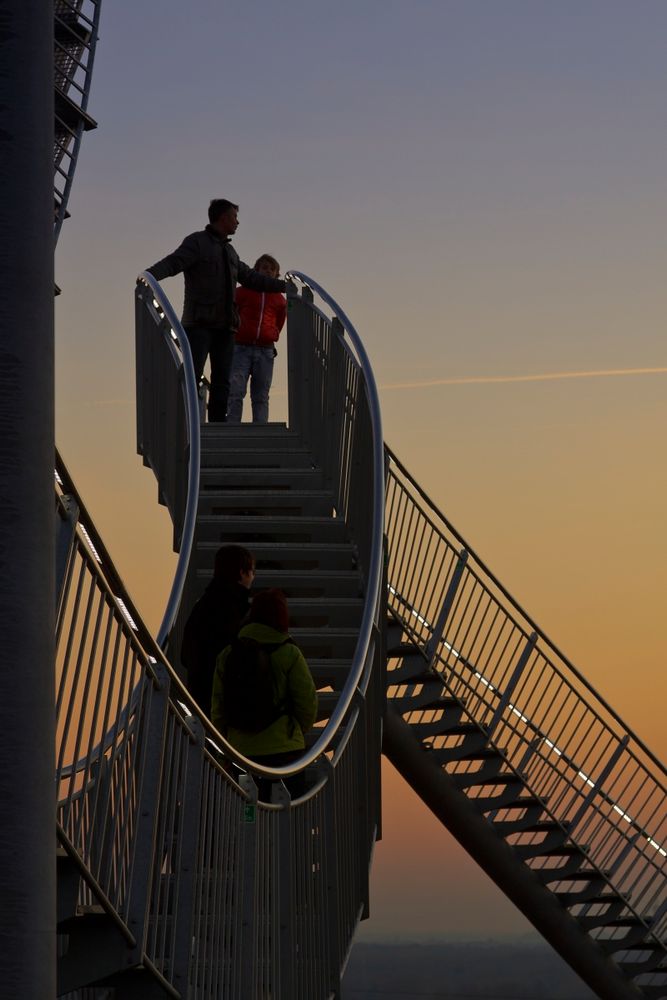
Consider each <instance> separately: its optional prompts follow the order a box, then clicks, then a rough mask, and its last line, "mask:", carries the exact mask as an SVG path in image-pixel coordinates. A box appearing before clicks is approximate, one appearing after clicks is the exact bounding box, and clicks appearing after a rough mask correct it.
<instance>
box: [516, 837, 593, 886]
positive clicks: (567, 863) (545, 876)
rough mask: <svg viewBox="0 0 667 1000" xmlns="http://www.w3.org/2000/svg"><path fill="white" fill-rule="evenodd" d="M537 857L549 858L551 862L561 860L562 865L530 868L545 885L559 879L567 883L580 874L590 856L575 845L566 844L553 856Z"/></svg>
mask: <svg viewBox="0 0 667 1000" xmlns="http://www.w3.org/2000/svg"><path fill="white" fill-rule="evenodd" d="M537 857H538V858H548V859H549V860H552V859H555V858H559V859H561V861H560V863H559V864H555V865H547V864H542V865H529V866H528V867H529V868H530V870H531V871H532V872H533V873H534V874H535V875H537V876H538V878H539V879H540V881H543V882H545V884H546V883H548V882H553V881H556V880H557V879H560V880H561V881H565V879H570V878H572V877H573V876H575V875H577V874H578V873H579V871H580V870H581V866H582V865H583V864H584V863H585V862H587V861H588V855H587V854H586V853H585V852H584V851H582V850H580V848H578V847H577V846H576V845H574V844H566V845H564V846H563V847H560V848H559V849H558V850H557V851H554V852H553V853H552V854H540V855H537ZM531 859H532V860H534V859H535V855H532V856H531Z"/></svg>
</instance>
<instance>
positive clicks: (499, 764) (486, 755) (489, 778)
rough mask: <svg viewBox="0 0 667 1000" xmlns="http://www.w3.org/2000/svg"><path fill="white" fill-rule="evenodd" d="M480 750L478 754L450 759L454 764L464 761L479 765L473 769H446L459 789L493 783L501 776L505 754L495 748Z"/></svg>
mask: <svg viewBox="0 0 667 1000" xmlns="http://www.w3.org/2000/svg"><path fill="white" fill-rule="evenodd" d="M485 751H487V748H485V750H482V751H481V752H480V754H479V755H477V754H468V755H466V757H464V758H462V757H459V758H458V759H456V761H452V762H451V763H453V764H454V765H455V766H458V765H459V764H460V763H462V762H464V763H466V764H473V763H479V765H480V766H479V767H478V768H476V769H475V770H472V769H471V770H467V771H463V770H457V771H450V770H447V769H446V768H445V770H447V774H448V775H449V777H450V778H451V779H452V780H453V781H454V783H455V784H456V785H457V786H458V788H460V789H462V790H463V789H466V788H469V787H471V786H472V785H484V784H493V783H494V782H495V780H496V779H497V778H501V777H502V774H501V768H503V767H505V766H506V760H505V756H504V755H503V754H501V753H498V751H497V750H493V749H492V750H491V752H488V751H487V752H485Z"/></svg>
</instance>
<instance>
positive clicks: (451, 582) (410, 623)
mask: <svg viewBox="0 0 667 1000" xmlns="http://www.w3.org/2000/svg"><path fill="white" fill-rule="evenodd" d="M387 456H388V487H387V504H388V515H387V516H388V528H387V530H388V532H389V535H390V539H389V541H390V545H391V544H392V541H393V546H392V551H393V558H392V562H393V566H390V571H389V573H390V580H389V609H390V612H391V613H393V614H394V615H395V617H396V619H397V621H399V622H400V623H401V626H402V628H403V629H404V631H405V633H406V635H407V637H408V641H409V642H410V644H414V645H415V646H416V647H417V648H420V649H421V651H422V652H423V653H424V655H425V661H426V662H425V666H426V664H427V663H428V664H430V665H431V666H432V668H433V669H434V670H435V671H436V672H437V673H438V674H439V676H440V677H441V680H442V683H443V686H444V689H445V690H446V692H447V693H448V694H449V695H450V696H452V697H453V698H455V699H456V700H457V701H458V702H459V704H460V705H461V706H462V708H463V710H464V713H465V717H466V719H468V720H469V721H470V722H473V723H475V724H476V725H477V726H479V727H480V732H482V733H484V735H485V738H486V740H487V742H488V744H489V745H490V746H493V747H495V748H496V749H498V750H499V751H502V754H503V757H504V760H505V768H506V769H508V770H509V771H513V772H514V773H515V774H516V775H517V776H518V777H519V778H520V779H521V781H522V783H523V785H524V787H525V789H526V790H527V791H529V792H530V793H531V794H532V795H533V796H534V797H535V798H536V799H538V800H540V801H542V802H543V808H544V812H545V815H548V816H550V817H551V818H552V819H553V820H554V821H555V822H557V823H558V824H559V825H561V827H562V829H563V830H565V831H566V832H567V837H568V839H569V840H570V841H571V842H572V843H573V844H575V845H577V846H579V847H580V849H581V851H582V853H583V854H585V856H586V858H587V863H588V865H589V867H590V868H591V869H595V870H596V871H598V873H599V874H600V875H601V876H603V877H604V879H605V881H606V882H607V883H608V884H609V885H610V886H611V887H612V888H613V889H614V891H616V892H617V893H619V894H620V895H622V896H627V897H628V900H629V901H627V906H628V908H629V909H630V910H631V911H632V912H633V913H634V914H635V916H636V917H637V919H638V920H640V921H641V922H642V923H643V924H644V925H645V926H646V927H650V929H651V935H652V938H653V939H654V940H656V941H657V940H659V938H660V935H661V934H663V933H664V912H665V907H666V906H667V904H665V903H663V904H662V905H661V908H660V910H659V913H660V914H661V915H662V916H661V917H660V928H658V925H657V924H656V920H657V916H656V911H655V899H654V897H655V895H656V894H657V893H658V892H659V890H660V888H661V886H662V887H664V885H665V884H667V883H666V879H667V862H666V860H665V859H667V828H666V827H665V811H664V803H665V799H666V797H667V788H666V785H665V781H664V775H665V767H664V765H663V764H662V763H661V762H660V761H659V760H658V759H657V758H656V757H655V755H654V754H653V753H651V752H650V751H649V750H648V749H647V748H646V747H645V745H644V744H643V743H642V742H641V741H640V740H638V739H637V738H636V737H635V736H634V734H633V733H632V732H631V731H630V730H629V729H628V727H627V726H625V724H624V723H623V722H622V720H620V718H619V716H618V715H617V714H616V713H615V712H613V710H611V709H609V707H608V706H607V705H606V703H605V702H604V700H603V699H602V698H600V696H599V695H597V693H596V692H595V690H594V689H593V688H592V686H591V684H590V682H588V681H586V679H585V678H583V677H582V676H581V674H580V673H579V671H577V670H575V669H574V668H573V667H572V665H571V664H570V663H569V661H568V660H566V658H565V657H563V656H562V654H560V653H559V651H558V650H557V648H556V647H555V646H554V644H553V643H551V642H550V641H549V640H548V638H547V637H546V636H544V633H543V632H542V631H541V630H540V629H539V628H538V627H537V626H536V625H535V624H534V623H533V622H532V620H531V619H530V618H529V617H528V615H526V614H525V612H524V611H523V609H522V608H521V607H520V606H519V605H518V604H517V602H516V601H515V600H514V599H513V598H512V597H511V595H509V594H508V593H507V591H506V590H505V588H504V587H502V585H501V584H500V583H499V581H497V579H496V578H495V576H494V575H493V574H492V573H491V572H490V571H489V570H487V568H486V567H485V566H484V564H483V563H482V562H481V560H479V559H478V558H477V557H476V556H474V555H473V554H472V552H471V550H470V549H469V548H468V547H467V545H466V544H465V542H464V540H463V539H462V538H461V536H460V535H459V534H458V532H456V531H455V529H453V527H452V526H451V525H450V524H449V522H448V521H447V519H446V518H445V517H444V515H442V514H441V512H440V511H439V510H438V509H437V508H436V507H435V505H434V504H433V502H432V501H431V500H430V498H428V497H427V496H426V494H425V493H424V491H423V490H422V489H421V488H420V487H419V486H418V484H417V483H415V482H414V480H413V479H412V477H410V476H409V474H408V473H407V472H406V470H405V468H404V467H403V466H402V465H401V463H400V462H398V461H397V460H396V459H395V457H394V455H393V454H392V453H391V452H390V451H389V449H387ZM398 473H400V476H399V474H398ZM461 545H462V548H459V546H461ZM422 549H423V552H424V553H425V552H428V556H429V565H430V566H431V567H432V568H433V570H432V573H430V572H427V573H426V574H425V577H424V578H423V579H422V578H421V577H419V575H418V574H415V568H414V567H415V566H419V565H420V564H421V563H422V562H423V559H422ZM415 553H416V554H415ZM471 563H472V565H471ZM457 567H458V569H459V570H460V573H458V575H457ZM436 584H437V586H435V587H434V585H436ZM438 594H444V601H443V604H442V611H440V612H438V605H437V604H436V603H435V601H434V597H436V596H437V595H438ZM436 616H437V618H438V621H439V622H442V624H434V622H436ZM538 639H540V640H543V642H541V643H538ZM520 650H521V656H520V657H519V658H518V659H517V656H518V653H519V651H520ZM482 654H483V655H482ZM529 661H530V665H529ZM395 683H396V685H398V689H400V687H401V684H402V682H401V680H400V679H398V680H397V681H396V682H395ZM388 684H389V685H390V686H391V685H392V680H391V672H390V673H389V674H388ZM389 701H390V703H391V696H390V699H389ZM573 704H574V705H576V710H577V716H576V718H577V724H576V726H575V727H573V728H572V729H571V730H568V720H569V718H570V717H574V714H575V713H574V709H573V708H572V707H571V706H572V705H573ZM566 705H567V706H570V707H569V709H568V711H567V712H565V707H566ZM414 713H415V718H417V717H418V715H419V713H420V709H419V708H418V707H415V709H414ZM554 714H555V718H552V715H554ZM434 735H435V730H434ZM443 735H444V733H443ZM554 880H555V879H554ZM563 880H564V881H567V876H563ZM662 891H663V895H662V899H663V900H664V888H663V890H662ZM630 895H632V900H630Z"/></svg>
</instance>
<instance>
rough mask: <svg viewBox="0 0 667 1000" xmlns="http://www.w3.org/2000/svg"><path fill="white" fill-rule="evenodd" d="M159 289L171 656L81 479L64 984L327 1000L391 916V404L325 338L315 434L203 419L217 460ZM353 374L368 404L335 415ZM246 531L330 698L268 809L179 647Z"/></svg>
mask: <svg viewBox="0 0 667 1000" xmlns="http://www.w3.org/2000/svg"><path fill="white" fill-rule="evenodd" d="M149 281H150V282H152V279H150V278H149V276H148V277H146V279H145V280H143V279H142V281H141V282H140V284H139V286H138V290H137V319H138V325H137V348H138V355H137V381H138V390H139V391H138V441H139V448H140V451H141V453H142V455H143V456H144V461H145V462H146V464H148V465H150V466H151V467H152V468H153V470H154V471H155V473H156V477H157V479H158V484H159V497H160V499H161V501H162V502H164V503H165V504H167V506H168V507H169V509H170V511H171V512H172V516H173V517H174V526H175V531H174V534H175V539H176V540H177V542H178V543H179V544H180V550H181V551H180V557H179V565H178V567H177V571H176V575H175V580H174V584H173V587H172V593H171V595H170V598H169V600H168V602H167V611H166V613H165V621H164V622H163V627H162V629H161V636H162V638H161V642H160V643H158V642H156V641H155V640H154V639H153V638H152V637H151V636H150V635H149V634H148V632H147V630H146V628H145V626H144V625H143V623H142V622H141V619H140V617H139V615H138V613H137V611H136V609H135V608H134V606H133V605H132V602H131V600H130V598H129V596H128V595H127V593H126V592H125V590H124V587H123V584H122V582H121V581H120V579H119V578H118V576H117V574H116V573H115V570H114V568H113V564H112V562H111V560H110V559H109V557H108V554H107V553H106V551H105V550H104V546H103V544H102V541H101V539H100V538H99V536H98V535H97V534H96V532H95V528H94V525H93V524H92V522H91V520H90V518H89V516H88V515H87V513H86V512H85V509H84V507H83V503H82V500H81V498H80V497H79V496H78V495H77V493H76V490H75V487H74V484H73V483H72V481H71V480H70V478H69V476H68V474H67V471H66V469H65V468H64V466H63V465H62V463H61V462H59V466H58V476H57V482H56V523H57V530H58V572H57V575H58V592H59V595H60V596H59V603H58V612H57V623H58V629H57V649H58V658H57V677H58V689H57V698H56V717H57V748H56V787H57V793H58V813H57V840H58V845H59V851H58V874H59V880H58V881H59V886H58V893H59V896H58V909H59V916H58V921H59V922H58V930H59V956H60V958H59V973H58V990H59V995H60V996H67V997H70V996H71V1000H107V998H115V997H119V998H123V997H134V996H135V995H136V996H141V997H151V996H155V997H183V998H185V997H189V998H192V1000H194V998H199V997H201V998H204V997H207V998H208V997H222V996H224V997H236V998H239V1000H245V998H247V997H250V996H252V997H257V998H260V997H262V998H264V997H265V998H268V997H271V998H275V1000H278V998H283V1000H293V998H298V997H301V998H303V1000H317V998H327V1000H328V998H334V997H338V996H339V995H340V977H341V974H342V971H343V969H344V967H345V964H346V960H347V954H348V952H349V948H350V946H351V941H352V936H353V934H354V930H355V928H356V925H357V923H358V921H359V919H360V918H362V917H363V916H364V915H366V914H367V912H368V873H369V866H370V859H371V855H372V850H373V845H374V842H375V839H376V837H377V835H378V832H379V761H380V748H381V720H382V714H383V704H384V680H383V664H384V644H383V631H384V630H383V614H384V601H383V595H384V592H385V586H384V578H383V541H382V506H383V477H382V471H383V469H382V439H381V434H379V433H377V432H378V431H379V417H378V411H377V406H376V402H377V401H376V398H375V396H374V390H373V386H372V385H369V383H368V381H367V375H366V371H365V367H364V366H365V363H366V362H365V359H364V358H363V356H362V358H361V359H360V358H358V357H355V354H354V351H353V349H352V346H353V345H352V342H351V341H352V337H350V338H349V340H348V339H347V338H344V337H343V334H342V327H341V333H340V334H339V335H337V336H336V338H335V339H331V338H329V336H328V334H327V331H326V330H325V331H324V333H325V334H326V336H322V337H320V338H319V339H315V340H311V347H310V351H309V350H307V349H306V345H305V344H301V345H300V346H299V349H298V356H299V359H300V361H299V363H306V361H307V362H308V363H309V364H314V359H313V357H312V352H313V351H315V352H316V353H317V356H318V358H319V364H320V366H321V372H320V375H321V381H320V382H318V383H317V387H316V388H314V389H313V392H312V394H311V398H310V400H309V409H308V434H306V433H304V432H303V430H302V429H300V428H299V426H298V419H297V417H295V418H294V420H293V421H290V427H289V428H287V427H285V426H281V425H270V426H268V427H266V428H263V429H257V428H242V429H238V430H236V431H235V430H234V429H233V428H226V427H221V428H213V427H204V428H202V429H201V430H202V433H201V441H202V447H201V448H200V426H199V405H198V404H199V399H198V396H197V389H196V386H195V383H194V374H193V371H192V363H191V359H190V356H189V350H188V348H187V344H186V342H185V340H184V337H183V335H182V331H181V330H180V326H179V324H178V321H177V320H176V319H175V317H173V315H172V314H171V307H170V306H169V303H168V301H167V300H166V299H165V298H164V296H163V295H162V293H161V291H160V290H159V287H158V286H156V285H154V284H153V286H151V284H150V283H149ZM295 336H296V334H295ZM179 337H180V339H179ZM309 354H310V355H311V357H310V358H309ZM334 375H336V378H338V376H342V378H343V383H342V384H344V385H346V386H347V388H346V396H347V404H346V405H345V406H344V407H342V408H340V407H339V412H338V416H337V418H336V419H331V418H330V415H329V413H328V409H327V407H326V406H325V405H324V401H325V400H326V399H327V398H328V392H327V391H324V390H325V388H326V386H327V385H328V383H329V380H330V379H331V378H332V377H334ZM371 377H372V376H371ZM338 384H339V382H338V381H337V382H336V386H338ZM299 405H300V407H303V405H304V396H303V393H301V394H300V404H299ZM314 432H315V439H313V436H312V435H313V433H314ZM200 462H201V473H200ZM187 483H189V484H190V487H191V488H190V489H189V490H188V489H186V487H185V485H184V484H187ZM197 514H198V515H199V516H198V517H197ZM231 537H233V538H234V539H235V540H237V541H245V542H246V543H248V544H251V546H252V548H253V550H254V551H255V553H256V554H257V557H258V581H259V583H260V584H261V583H265V584H266V583H270V582H274V583H280V585H281V586H282V587H283V589H285V590H286V592H287V594H288V596H289V598H290V609H291V616H292V627H291V632H292V634H293V636H294V638H295V639H296V640H297V642H298V643H299V644H300V645H301V646H302V648H303V649H304V651H305V652H306V655H307V656H308V658H309V661H310V664H311V667H312V668H313V672H314V674H315V676H316V679H317V684H318V688H319V689H320V712H319V719H318V723H317V727H316V729H315V730H314V732H313V733H312V734H311V736H310V739H309V744H308V746H307V748H306V750H305V752H304V755H303V757H302V758H301V760H300V761H298V762H296V763H295V764H292V765H290V766H288V767H283V768H262V767H255V768H254V770H255V771H256V772H259V773H260V774H264V775H272V776H275V777H277V778H280V777H281V776H287V775H289V774H291V773H295V772H296V771H297V770H304V771H305V772H306V779H307V782H306V783H307V789H306V792H305V793H304V794H303V795H302V796H301V798H299V799H298V800H296V801H294V802H292V801H290V797H289V794H288V793H287V791H286V789H285V787H284V786H283V784H282V783H280V782H277V783H275V784H274V785H273V789H272V797H271V801H270V802H262V801H258V794H257V786H256V785H255V782H254V781H253V779H252V777H251V774H250V763H251V762H249V761H247V760H245V758H243V757H242V756H241V755H240V754H238V753H237V752H236V751H235V750H234V749H233V748H232V747H231V746H230V745H229V744H227V743H226V741H225V740H224V738H223V737H222V735H221V734H220V733H218V732H216V730H215V729H214V728H213V726H212V725H211V723H210V722H209V721H208V719H207V718H206V717H205V715H203V714H202V713H201V711H200V708H199V707H198V706H196V705H195V704H194V703H193V701H192V699H191V698H190V696H189V694H188V693H187V692H186V691H185V689H184V688H183V686H182V684H181V682H180V681H179V679H178V676H177V673H176V672H175V670H174V668H173V667H172V665H171V664H170V662H169V660H168V659H167V657H166V656H165V654H164V652H163V649H162V645H165V646H169V647H170V648H173V649H177V648H178V634H179V629H180V623H181V621H182V616H183V614H184V613H185V611H183V613H181V612H180V610H179V608H180V607H181V606H183V607H184V608H185V606H186V604H187V601H188V600H191V599H194V596H195V595H196V593H197V592H198V589H199V588H200V587H201V586H202V585H203V582H204V581H205V579H206V578H207V577H208V576H209V575H210V572H211V568H212V555H213V552H214V551H215V549H216V548H217V546H218V545H219V543H220V541H221V540H222V539H225V538H231ZM183 594H185V598H183ZM168 637H169V638H168Z"/></svg>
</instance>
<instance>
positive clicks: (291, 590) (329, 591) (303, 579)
mask: <svg viewBox="0 0 667 1000" xmlns="http://www.w3.org/2000/svg"><path fill="white" fill-rule="evenodd" d="M263 587H277V588H278V589H279V590H282V591H283V593H284V594H285V595H286V596H287V597H288V598H289V601H290V606H291V604H292V602H293V601H294V600H296V599H299V598H319V599H324V600H326V601H328V600H329V599H330V598H339V597H348V598H358V597H360V596H361V594H362V579H361V574H360V573H359V572H358V571H357V570H350V571H347V572H346V571H342V570H312V569H311V570H269V569H260V570H258V571H257V573H256V575H255V589H261V588H263Z"/></svg>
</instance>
